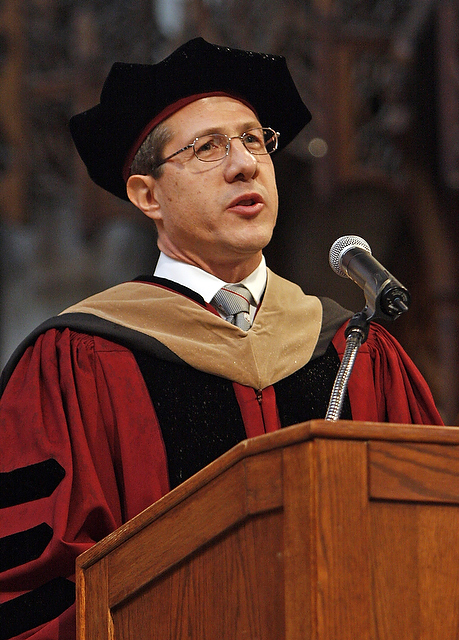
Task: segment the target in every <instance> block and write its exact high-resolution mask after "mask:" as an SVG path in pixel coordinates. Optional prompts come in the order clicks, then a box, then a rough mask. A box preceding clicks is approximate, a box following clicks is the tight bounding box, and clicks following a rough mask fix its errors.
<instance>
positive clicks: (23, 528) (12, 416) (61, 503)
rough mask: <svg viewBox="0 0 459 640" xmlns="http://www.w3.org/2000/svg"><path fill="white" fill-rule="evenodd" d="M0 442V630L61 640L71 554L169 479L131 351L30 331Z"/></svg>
mask: <svg viewBox="0 0 459 640" xmlns="http://www.w3.org/2000/svg"><path fill="white" fill-rule="evenodd" d="M0 451H1V455H0V640H9V638H18V639H19V638H20V639H21V640H25V639H26V638H32V639H33V640H45V639H46V640H71V639H72V638H74V637H75V609H74V599H75V585H74V572H75V559H76V557H77V556H78V555H79V554H80V553H82V552H83V551H85V550H86V549H88V548H89V547H90V546H92V545H93V544H94V543H95V542H97V541H99V540H101V539H102V538H103V537H105V536H106V535H107V534H109V533H111V532H112V531H113V530H114V529H116V528H117V527H119V526H120V525H121V524H122V523H123V522H125V521H126V520H128V519H130V518H132V517H133V516H134V515H136V514H137V513H139V512H140V511H141V510H143V509H145V508H146V507H147V506H149V505H150V504H151V503H152V502H154V501H155V500H157V499H158V498H160V497H161V496H162V495H164V494H165V493H166V492H167V491H168V489H169V486H168V478H167V465H166V457H165V451H164V444H163V442H162V437H161V434H160V430H159V425H158V422H157V419H156V415H155V413H154V410H153V407H152V404H151V400H150V397H149V394H148V391H147V390H146V387H145V384H144V381H143V378H142V377H141V375H140V373H139V370H138V367H137V364H136V362H135V359H134V357H133V355H132V354H131V353H130V352H129V351H128V350H127V349H125V348H123V347H120V346H119V345H116V344H113V343H111V342H109V341H106V340H103V339H101V338H94V337H90V336H86V335H83V334H77V333H74V332H72V331H70V330H68V329H66V330H64V331H62V332H61V331H56V330H50V331H47V332H46V333H44V334H43V335H41V336H40V337H39V338H38V339H37V341H36V343H35V344H34V345H33V346H31V347H29V348H28V349H27V351H26V352H25V354H24V355H23V357H22V359H21V361H20V362H19V364H18V365H17V367H16V369H15V370H14V372H13V374H12V376H11V378H10V380H9V382H8V384H7V386H6V389H5V391H4V394H3V396H2V399H1V401H0Z"/></svg>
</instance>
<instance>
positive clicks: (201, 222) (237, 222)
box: [148, 96, 278, 281]
mask: <svg viewBox="0 0 459 640" xmlns="http://www.w3.org/2000/svg"><path fill="white" fill-rule="evenodd" d="M166 124H167V126H168V128H169V129H170V130H171V131H172V133H173V136H172V139H171V140H170V142H168V144H167V145H166V147H165V149H164V157H167V156H168V155H170V154H171V153H174V152H175V151H177V150H178V149H180V148H182V147H184V146H186V145H187V144H189V143H191V142H192V141H193V140H194V138H196V137H197V136H200V135H203V134H205V133H225V134H226V135H227V136H229V137H231V136H238V135H241V134H243V133H244V132H245V131H247V130H248V129H251V128H254V127H259V126H260V125H263V126H269V125H270V123H269V122H263V123H260V122H259V121H258V119H257V117H256V116H255V114H254V113H253V111H252V110H251V109H250V108H249V107H247V106H246V105H244V104H243V103H241V102H239V101H238V100H234V99H232V98H227V97H220V96H218V97H208V98H202V99H200V100H196V101H195V102H192V103H191V104H189V105H187V106H185V107H183V108H182V109H180V110H179V111H178V112H177V113H175V114H173V115H172V116H171V117H170V118H169V119H168V120H167V123H166ZM163 169H164V173H163V175H162V176H161V177H160V178H158V179H157V180H154V181H153V194H154V202H155V206H154V208H153V209H152V210H151V211H150V213H149V214H148V215H151V217H152V218H153V219H154V220H155V222H156V225H157V228H158V246H159V248H160V249H161V250H162V251H164V252H165V253H166V254H168V255H170V256H171V257H173V258H177V259H179V260H182V261H184V262H188V263H191V264H193V265H196V266H199V267H201V268H203V269H205V270H206V271H209V272H210V273H214V274H215V275H217V276H219V277H220V278H222V279H223V280H226V281H230V280H233V281H235V280H236V279H237V280H240V279H242V277H245V275H248V274H249V273H251V271H253V269H255V268H256V267H257V266H258V264H259V262H260V259H261V250H262V249H263V247H265V246H266V245H267V244H268V242H269V241H270V239H271V236H272V232H273V229H274V225H275V223H276V217H277V208H278V196H277V187H276V182H275V175H274V167H273V164H272V161H271V158H270V156H269V155H257V156H255V155H252V154H250V153H249V152H248V151H247V150H246V149H245V147H244V146H243V144H242V142H241V140H239V139H234V140H232V141H231V148H230V151H229V154H228V155H227V156H226V157H225V158H223V159H222V160H218V161H216V162H201V161H200V160H198V159H197V158H196V157H195V155H194V153H193V150H192V149H189V150H187V151H184V152H182V153H180V154H178V155H177V156H175V157H174V158H172V159H171V160H169V161H167V162H166V163H165V165H164V167H163ZM230 276H231V277H230Z"/></svg>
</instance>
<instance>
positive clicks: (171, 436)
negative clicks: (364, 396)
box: [133, 343, 352, 489]
mask: <svg viewBox="0 0 459 640" xmlns="http://www.w3.org/2000/svg"><path fill="white" fill-rule="evenodd" d="M133 353H134V356H135V358H136V360H137V363H138V365H139V368H140V371H141V373H142V375H143V377H144V380H145V383H146V385H147V388H148V391H149V393H150V397H151V399H152V402H153V406H154V408H155V411H156V413H157V416H158V420H159V423H160V426H161V431H162V434H163V439H164V444H165V447H166V453H167V459H168V470H169V481H170V485H171V489H172V488H174V487H176V486H177V485H179V484H180V483H182V482H183V481H184V480H186V479H187V478H189V477H191V476H192V475H194V474H195V473H197V472H198V471H199V470H200V469H202V468H203V467H205V466H206V465H207V464H209V463H210V462H212V461H213V460H216V459H217V458H218V457H219V456H221V455H222V454H223V453H225V452H226V451H228V450H229V449H231V448H232V447H233V446H235V445H236V444H237V443H238V442H240V441H241V440H244V439H245V438H246V437H247V436H246V432H245V428H244V424H243V421H242V416H241V412H240V409H239V405H238V403H237V400H236V396H235V393H234V389H233V384H232V382H231V381H230V380H226V379H224V378H219V377H217V376H214V375H211V374H208V373H204V372H202V371H197V370H196V369H193V368H192V367H191V366H188V365H186V364H175V363H171V362H166V361H164V360H160V359H158V358H156V357H154V356H152V355H151V354H147V353H145V352H138V351H134V352H133ZM338 368H339V358H338V354H337V353H336V350H335V348H334V347H333V345H332V344H331V343H330V345H329V347H328V349H327V351H326V353H325V354H324V355H323V356H321V357H320V358H316V359H315V360H312V361H310V362H308V364H307V365H306V366H304V367H303V368H302V369H300V370H299V371H297V372H295V373H294V374H292V375H291V376H288V377H287V378H285V379H284V380H281V381H279V382H277V383H276V384H275V385H274V389H275V393H276V400H277V405H278V410H279V416H280V420H281V425H282V427H287V426H290V425H292V424H296V423H298V422H304V421H307V420H313V419H317V418H324V417H325V413H326V411H327V407H328V402H329V399H330V394H331V390H332V387H333V383H334V380H335V376H336V373H337V371H338ZM342 417H343V419H351V418H352V416H351V410H350V405H349V400H348V399H347V398H346V401H345V404H344V407H343V412H342Z"/></svg>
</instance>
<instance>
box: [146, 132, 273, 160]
mask: <svg viewBox="0 0 459 640" xmlns="http://www.w3.org/2000/svg"><path fill="white" fill-rule="evenodd" d="M257 130H261V131H272V132H273V136H274V137H275V138H276V146H275V147H274V149H272V150H271V151H265V152H262V153H254V152H253V151H250V149H247V147H246V146H245V142H244V136H246V135H247V134H248V133H250V132H251V131H257ZM213 135H219V136H223V137H224V138H226V140H227V142H226V146H225V149H226V153H225V155H224V156H222V157H221V158H216V159H215V160H203V159H202V158H200V157H199V156H198V154H197V153H196V150H195V146H194V145H195V144H196V142H197V141H198V140H199V139H200V138H204V137H205V136H213ZM279 136H280V133H279V132H278V131H275V130H274V129H272V128H271V127H252V128H251V129H248V130H247V131H244V133H241V135H240V136H227V135H226V133H205V134H202V135H200V136H197V137H196V138H195V139H194V140H193V142H190V144H187V145H185V146H184V147H182V148H181V149H179V150H178V151H175V152H174V153H171V155H170V156H167V158H164V159H163V160H161V162H157V163H156V164H155V165H154V167H153V169H158V168H159V167H161V166H162V165H163V164H165V163H166V162H168V160H171V159H172V158H175V156H177V155H178V154H179V153H182V152H183V151H187V150H188V149H191V148H192V149H193V153H194V155H195V157H196V158H197V159H198V160H199V162H218V161H219V160H223V158H226V157H227V156H228V154H229V151H230V148H231V140H236V139H239V140H240V141H241V142H242V144H243V145H244V149H246V150H247V151H248V152H249V153H250V154H251V155H253V156H268V155H271V153H274V151H276V150H277V147H278V145H279Z"/></svg>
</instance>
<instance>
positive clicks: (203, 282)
mask: <svg viewBox="0 0 459 640" xmlns="http://www.w3.org/2000/svg"><path fill="white" fill-rule="evenodd" d="M155 276H157V277H159V278H167V279H168V280H172V281H173V282H176V283H177V284H181V285H183V286H184V287H188V289H191V290H192V291H194V292H195V293H198V294H199V295H200V296H202V297H203V298H204V300H205V301H206V302H210V301H211V300H212V298H213V297H214V295H215V294H216V293H217V291H218V290H219V289H220V288H221V287H222V286H223V285H225V284H228V283H227V282H224V280H220V279H219V278H217V277H216V276H213V275H212V274H210V273H207V271H204V270H203V269H200V268H199V267H195V266H193V265H191V264H186V263H185V262H180V261H179V260H175V259H174V258H170V257H169V256H167V255H166V254H164V253H160V255H159V259H158V263H157V265H156V269H155ZM266 278H267V274H266V261H265V258H264V256H262V259H261V262H260V264H259V265H258V267H257V268H256V269H255V271H252V273H251V274H250V275H248V276H247V278H244V280H241V283H242V284H244V285H245V286H246V287H247V289H248V290H249V291H250V293H251V294H252V296H253V298H254V301H255V305H259V304H260V301H261V298H262V296H263V293H264V290H265V287H266Z"/></svg>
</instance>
